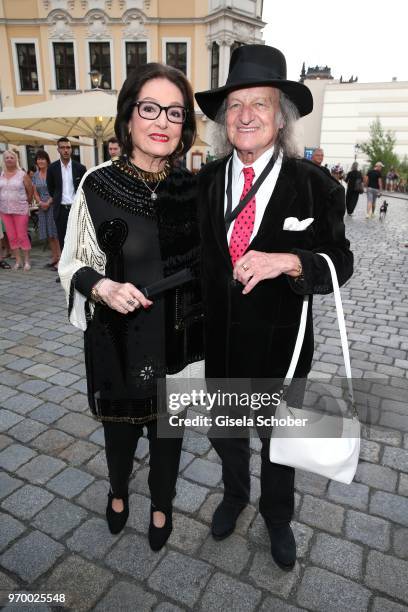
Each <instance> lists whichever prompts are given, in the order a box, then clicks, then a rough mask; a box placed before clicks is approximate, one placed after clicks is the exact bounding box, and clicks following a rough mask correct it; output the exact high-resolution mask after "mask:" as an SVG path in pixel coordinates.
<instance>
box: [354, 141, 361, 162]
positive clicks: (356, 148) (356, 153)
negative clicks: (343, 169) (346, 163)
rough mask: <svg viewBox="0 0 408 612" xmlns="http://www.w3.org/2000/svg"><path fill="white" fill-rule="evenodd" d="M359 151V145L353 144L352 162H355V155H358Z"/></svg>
mask: <svg viewBox="0 0 408 612" xmlns="http://www.w3.org/2000/svg"><path fill="white" fill-rule="evenodd" d="M360 149H361V147H360V145H359V144H355V145H354V161H357V155H358V152H359V150H360Z"/></svg>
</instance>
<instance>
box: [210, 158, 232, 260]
mask: <svg viewBox="0 0 408 612" xmlns="http://www.w3.org/2000/svg"><path fill="white" fill-rule="evenodd" d="M229 159H230V157H229V156H228V158H226V159H225V160H223V161H222V163H220V164H219V166H218V168H217V171H216V174H215V177H214V181H213V185H212V189H211V190H209V194H208V198H209V201H208V207H209V215H210V218H211V223H212V226H213V230H214V235H215V237H216V239H217V243H218V246H219V248H220V251H221V253H222V255H223V258H224V260H225V262H226V264H227V265H228V268H229V269H231V270H232V262H231V256H230V253H229V248H228V242H227V233H226V231H225V222H224V202H225V188H226V186H225V168H226V165H227V162H228V160H229Z"/></svg>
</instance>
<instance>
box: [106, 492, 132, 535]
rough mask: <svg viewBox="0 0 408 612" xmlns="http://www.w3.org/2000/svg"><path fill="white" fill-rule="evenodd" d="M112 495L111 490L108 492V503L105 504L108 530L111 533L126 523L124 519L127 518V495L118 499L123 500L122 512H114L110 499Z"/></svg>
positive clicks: (116, 531) (117, 531)
mask: <svg viewBox="0 0 408 612" xmlns="http://www.w3.org/2000/svg"><path fill="white" fill-rule="evenodd" d="M113 498H114V495H113V493H112V492H111V491H109V493H108V505H107V506H106V520H107V521H108V527H109V531H110V532H111V533H113V534H115V535H116V534H117V533H119V532H120V531H122V529H123V528H124V526H125V525H126V521H127V520H128V518H129V495H126V497H122V498H120V499H122V500H123V506H124V507H123V510H122V512H115V510H114V509H113V508H112V499H113Z"/></svg>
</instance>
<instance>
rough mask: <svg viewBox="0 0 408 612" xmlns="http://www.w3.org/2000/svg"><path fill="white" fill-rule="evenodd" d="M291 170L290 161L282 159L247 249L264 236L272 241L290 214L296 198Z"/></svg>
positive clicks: (256, 243)
mask: <svg viewBox="0 0 408 612" xmlns="http://www.w3.org/2000/svg"><path fill="white" fill-rule="evenodd" d="M291 170H292V168H291V164H290V162H288V161H287V160H283V162H282V167H281V170H280V173H279V176H278V180H277V181H276V185H275V189H274V190H273V193H272V196H271V198H270V200H269V202H268V204H267V207H266V209H265V213H264V216H263V218H262V221H261V225H260V227H259V230H258V232H257V234H256V236H254V237H253V239H252V241H251V243H250V245H249V247H248V249H247V250H250V249H253V250H257V245H258V243H261V242H263V239H264V238H265V237H266V238H267V240H268V243H269V244H271V242H272V243H273V241H274V238H275V236H276V235H277V234H278V232H280V231H281V229H282V227H283V224H284V221H285V219H286V218H287V217H290V216H292V215H291V213H290V211H291V208H292V206H293V204H294V202H295V200H296V197H297V191H296V189H295V187H294V184H295V180H294V176H293V172H292V171H291Z"/></svg>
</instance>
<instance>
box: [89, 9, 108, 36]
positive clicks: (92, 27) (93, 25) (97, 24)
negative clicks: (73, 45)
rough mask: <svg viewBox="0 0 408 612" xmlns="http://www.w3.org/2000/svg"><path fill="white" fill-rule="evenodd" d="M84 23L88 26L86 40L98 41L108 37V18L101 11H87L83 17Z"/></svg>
mask: <svg viewBox="0 0 408 612" xmlns="http://www.w3.org/2000/svg"><path fill="white" fill-rule="evenodd" d="M85 21H86V23H87V24H88V31H87V37H88V38H94V39H96V40H99V39H103V38H109V37H110V32H109V28H108V23H109V17H108V16H107V15H106V13H104V12H103V11H101V10H98V9H94V10H91V11H89V13H87V15H86V16H85Z"/></svg>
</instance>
